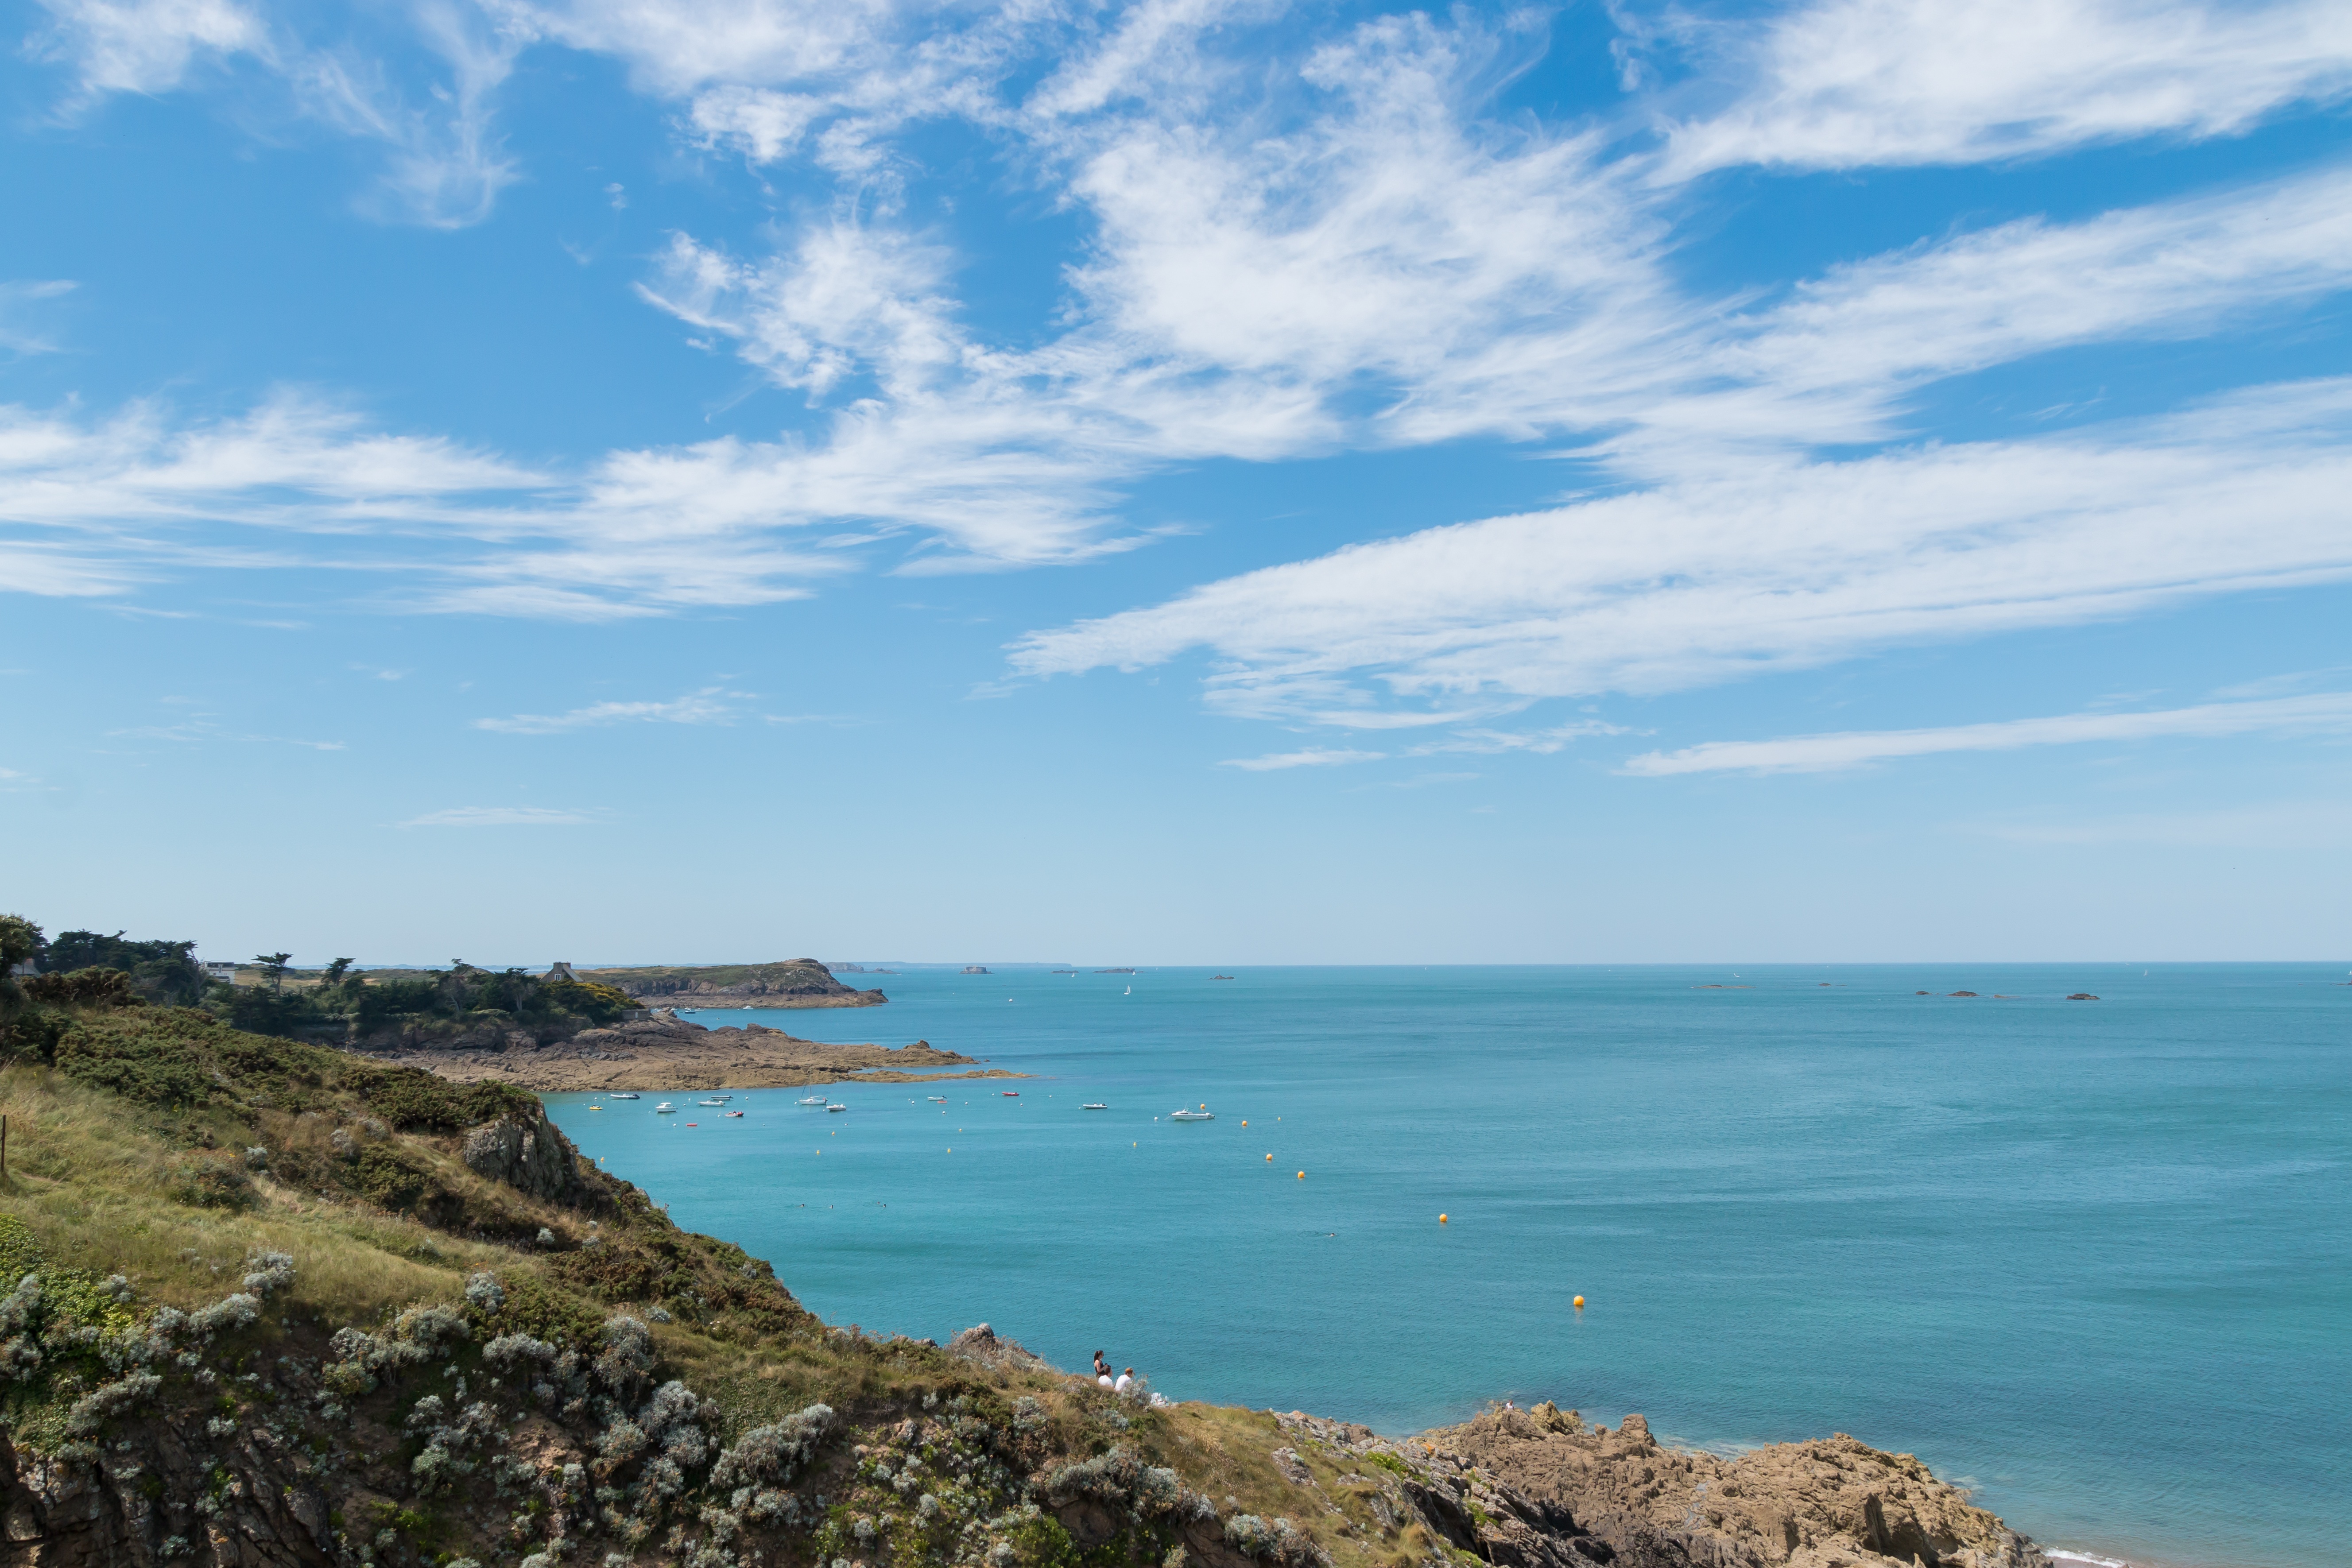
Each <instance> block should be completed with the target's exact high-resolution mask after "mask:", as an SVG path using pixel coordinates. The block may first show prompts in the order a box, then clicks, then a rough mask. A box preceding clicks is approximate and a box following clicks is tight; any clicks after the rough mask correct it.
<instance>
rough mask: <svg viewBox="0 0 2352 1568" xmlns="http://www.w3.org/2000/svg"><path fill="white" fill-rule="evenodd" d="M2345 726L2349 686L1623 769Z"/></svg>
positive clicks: (1810, 766)
mask: <svg viewBox="0 0 2352 1568" xmlns="http://www.w3.org/2000/svg"><path fill="white" fill-rule="evenodd" d="M2347 731H2352V692H2343V691H2331V692H2322V693H2319V694H2317V695H2315V696H2309V697H2279V698H2273V699H2272V700H2269V701H2267V702H2209V703H2204V704H2201V705H2200V706H2198V707H2194V708H2170V709H2164V710H2158V711H2155V712H2147V713H2066V714H2061V715H2058V716H2056V717H2053V718H2048V719H2008V720H2002V721H1998V722H1994V723H1990V724H1954V725H1948V726H1947V727H1945V728H1942V729H1934V730H1855V731H1843V732H1840V733H1836V734H1828V735H1795V736H1790V737H1789V738H1787V739H1784V740H1777V741H1709V742H1706V744H1704V745H1698V746H1688V747H1685V748H1684V749H1683V750H1681V751H1678V752H1643V753H1642V754H1641V755H1640V756H1638V757H1633V758H1631V759H1629V760H1628V761H1627V762H1626V763H1625V765H1624V767H1623V768H1622V770H1620V771H1621V772H1623V773H1633V774H1634V775H1636V776H1639V777H1643V778H1663V777H1665V776H1666V775H1668V774H1672V773H1834V772H1837V771H1839V770H1841V769H1844V768H1853V767H1860V766H1861V765H1863V764H1864V763H1875V762H1885V761H1886V760H1888V759H1890V758H1895V757H1926V756H1934V755H1937V754H1938V753H1940V752H2013V751H2018V750H2021V749H2022V748H2024V747H2027V746H2070V745H2080V744H2083V743H2084V742H2094V741H2110V742H2128V741H2148V740H2160V739H2164V738H2167V737H2171V736H2189V737H2193V738H2197V739H2213V738H2216V737H2220V736H2226V735H2252V734H2312V733H2336V734H2341V733H2345V732H2347Z"/></svg>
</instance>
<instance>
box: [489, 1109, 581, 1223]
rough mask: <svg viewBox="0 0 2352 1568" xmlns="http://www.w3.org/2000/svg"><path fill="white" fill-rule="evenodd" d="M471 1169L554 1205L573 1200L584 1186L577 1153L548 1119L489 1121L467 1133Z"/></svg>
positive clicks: (501, 1119)
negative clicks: (581, 1182)
mask: <svg viewBox="0 0 2352 1568" xmlns="http://www.w3.org/2000/svg"><path fill="white" fill-rule="evenodd" d="M465 1159H466V1165H467V1169H469V1170H471V1171H472V1172H473V1173H475V1174H476V1175H478V1176H488V1177H489V1178H490V1179H491V1180H492V1181H496V1182H504V1183H505V1184H507V1185H509V1186H510V1187H514V1188H517V1189H519V1190H520V1191H522V1192H526V1193H529V1194H530V1195H531V1196H533V1197H535V1198H545V1199H547V1200H548V1201H549V1202H551V1203H562V1202H565V1201H567V1200H569V1199H570V1198H571V1197H572V1195H573V1194H574V1193H575V1191H576V1190H577V1188H578V1187H579V1185H580V1172H579V1168H578V1163H577V1162H578V1160H579V1151H577V1150H576V1149H574V1148H572V1141H571V1140H570V1139H569V1138H566V1137H565V1136H564V1135H563V1134H562V1133H561V1132H559V1131H556V1130H555V1129H554V1127H553V1126H551V1124H550V1123H549V1121H548V1120H547V1118H546V1117H544V1116H536V1117H533V1118H531V1119H530V1121H519V1120H516V1119H514V1118H510V1117H502V1118H500V1119H499V1121H491V1122H486V1123H484V1124H483V1125H482V1126H479V1127H477V1128H475V1129H474V1130H473V1131H471V1132H468V1133H467V1134H466V1151H465Z"/></svg>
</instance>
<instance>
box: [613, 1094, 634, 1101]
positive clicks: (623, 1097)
mask: <svg viewBox="0 0 2352 1568" xmlns="http://www.w3.org/2000/svg"><path fill="white" fill-rule="evenodd" d="M612 1098H613V1099H614V1100H635V1099H637V1098H638V1096H636V1095H635V1094H616V1095H614V1096H613V1097H612Z"/></svg>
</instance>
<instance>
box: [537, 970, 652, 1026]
mask: <svg viewBox="0 0 2352 1568" xmlns="http://www.w3.org/2000/svg"><path fill="white" fill-rule="evenodd" d="M546 995H547V999H548V1001H549V1002H551V1003H552V1004H553V1005H556V1006H558V1007H560V1008H562V1010H563V1011H565V1012H567V1013H571V1014H573V1015H575V1016H579V1017H583V1018H585V1019H587V1020H588V1021H589V1022H590V1023H592V1024H609V1023H611V1022H612V1021H613V1020H614V1019H615V1018H618V1017H619V1016H621V1015H622V1014H624V1013H628V1012H633V1011H635V1008H636V1005H637V1004H636V1000H635V998H634V997H632V996H631V995H630V994H628V993H627V992H625V991H619V990H615V989H614V988H613V987H612V986H610V985H606V984H604V983H603V982H602V981H596V980H553V981H550V982H549V983H548V984H547V988H546Z"/></svg>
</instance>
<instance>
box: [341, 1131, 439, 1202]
mask: <svg viewBox="0 0 2352 1568" xmlns="http://www.w3.org/2000/svg"><path fill="white" fill-rule="evenodd" d="M352 1185H354V1186H355V1187H357V1188H358V1189H359V1192H360V1194H361V1195H362V1196H363V1197H365V1198H366V1199H367V1200H368V1201H369V1202H370V1203H373V1204H378V1205H382V1206H383V1207H384V1208H388V1209H391V1210H393V1211H394V1213H406V1212H407V1211H409V1210H411V1209H414V1208H415V1207H416V1206H417V1203H418V1200H419V1199H421V1198H423V1197H424V1196H425V1193H426V1192H427V1191H428V1190H432V1189H434V1188H436V1187H437V1186H438V1185H439V1184H438V1183H436V1182H435V1181H434V1180H433V1178H432V1175H431V1173H429V1172H428V1171H427V1170H426V1169H425V1167H424V1166H423V1165H421V1164H419V1163H417V1162H416V1161H415V1159H413V1158H411V1157H410V1156H409V1155H408V1154H406V1153H404V1152H402V1151H401V1150H399V1149H396V1148H394V1147H393V1146H392V1145H390V1144H388V1143H371V1144H369V1145H368V1146H367V1147H366V1148H364V1149H362V1150H361V1151H360V1152H359V1158H358V1159H357V1160H356V1161H354V1162H353V1163H352Z"/></svg>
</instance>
